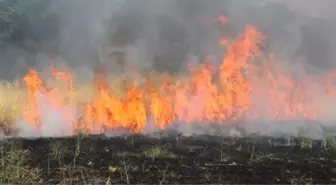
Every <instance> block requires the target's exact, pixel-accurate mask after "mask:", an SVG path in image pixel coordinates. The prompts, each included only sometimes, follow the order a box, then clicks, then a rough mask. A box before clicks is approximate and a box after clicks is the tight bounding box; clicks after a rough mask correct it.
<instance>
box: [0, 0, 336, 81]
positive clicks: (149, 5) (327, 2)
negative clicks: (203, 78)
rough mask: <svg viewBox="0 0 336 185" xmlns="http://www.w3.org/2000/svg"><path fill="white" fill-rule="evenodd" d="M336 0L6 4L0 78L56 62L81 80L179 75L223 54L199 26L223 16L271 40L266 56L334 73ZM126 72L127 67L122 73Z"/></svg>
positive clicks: (0, 19) (43, 0) (0, 27)
mask: <svg viewBox="0 0 336 185" xmlns="http://www.w3.org/2000/svg"><path fill="white" fill-rule="evenodd" d="M335 9H336V2H334V1H333V0H319V1H316V0H273V1H272V0H268V1H266V0H253V1H246V0H211V1H206V0H99V1H92V0H57V1H53V0H29V1H27V0H2V1H0V64H1V67H0V77H1V78H3V79H7V80H11V79H13V78H17V77H20V75H23V74H24V73H25V72H26V71H27V69H28V68H29V67H35V68H39V69H44V68H46V67H47V66H48V65H49V63H50V62H51V61H53V62H55V63H57V64H62V63H66V64H68V65H71V66H72V67H73V68H74V69H75V70H76V71H81V72H84V73H82V74H89V73H93V72H94V71H95V70H97V69H98V68H99V67H101V66H104V68H105V70H106V71H108V72H109V73H116V72H121V71H123V70H124V69H127V68H128V67H127V66H128V65H130V63H135V64H136V65H137V66H139V67H141V68H143V69H149V70H153V69H154V70H158V71H164V72H172V73H173V72H178V71H180V70H183V69H184V67H185V61H188V62H195V63H197V62H199V61H200V60H202V58H203V57H205V56H207V55H209V54H214V55H219V54H220V48H219V47H218V44H217V41H216V35H217V34H218V26H211V25H207V24H204V22H202V21H201V20H203V19H205V18H208V19H209V18H215V17H217V16H219V15H226V16H228V17H229V18H230V26H227V27H226V28H225V30H226V31H225V32H223V33H221V34H223V35H225V36H234V35H237V34H239V33H241V32H242V31H243V28H244V26H245V24H253V25H255V26H256V27H257V28H258V29H259V30H261V31H263V32H264V33H265V34H266V35H267V37H268V38H267V43H266V47H265V49H266V50H271V51H273V52H275V53H277V54H278V56H279V57H281V58H282V59H283V62H287V63H289V64H290V63H294V62H298V61H301V62H302V61H304V64H305V66H306V67H307V68H309V69H310V70H311V71H321V70H327V69H331V68H334V67H335V62H333V61H334V59H335V57H336V56H335V52H334V50H335V48H336V47H335V43H336V42H335V37H334V33H335V26H334V22H335V21H336V19H335V15H336V13H335V11H334V10H335ZM124 65H126V67H123V66H124Z"/></svg>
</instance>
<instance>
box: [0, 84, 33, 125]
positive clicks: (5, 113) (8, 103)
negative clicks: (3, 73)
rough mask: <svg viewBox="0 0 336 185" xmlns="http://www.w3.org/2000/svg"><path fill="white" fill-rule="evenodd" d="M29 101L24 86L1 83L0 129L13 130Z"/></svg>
mask: <svg viewBox="0 0 336 185" xmlns="http://www.w3.org/2000/svg"><path fill="white" fill-rule="evenodd" d="M27 100H28V98H27V92H26V90H25V87H24V86H23V85H22V84H20V83H19V82H15V83H8V82H0V127H3V128H8V127H10V128H12V127H13V123H14V122H15V120H16V119H18V118H20V117H21V116H22V112H23V108H24V105H25V103H26V102H27Z"/></svg>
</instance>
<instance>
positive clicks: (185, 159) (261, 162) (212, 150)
mask: <svg viewBox="0 0 336 185" xmlns="http://www.w3.org/2000/svg"><path fill="white" fill-rule="evenodd" d="M306 143H308V144H305V145H303V140H300V139H291V140H287V139H281V138H268V137H249V138H247V137H246V138H233V137H225V138H223V137H219V136H209V135H208V136H206V135H205V136H193V135H188V134H184V135H170V136H169V137H156V136H142V135H136V136H127V137H126V136H125V137H121V136H120V137H106V136H104V135H97V136H90V137H88V136H86V137H83V136H75V137H68V138H39V139H22V138H21V139H18V138H16V139H7V140H2V141H1V151H2V152H1V153H2V156H4V155H3V151H10V150H14V148H15V149H16V150H18V149H20V150H25V151H28V152H27V156H26V159H27V160H28V161H29V165H30V168H32V169H33V168H38V169H40V172H41V173H40V178H38V179H39V180H38V181H37V182H36V183H48V184H56V183H67V184H68V183H74V184H79V183H81V184H87V183H104V184H115V183H120V184H135V183H137V184H138V183H142V184H185V183H226V184H232V183H235V184H247V183H249V184H251V183H252V184H256V183H258V184H308V183H314V184H330V183H336V158H335V157H336V155H335V154H334V153H332V152H331V151H330V150H326V149H325V147H324V143H323V142H322V141H309V142H308V141H306ZM14 165H15V164H14Z"/></svg>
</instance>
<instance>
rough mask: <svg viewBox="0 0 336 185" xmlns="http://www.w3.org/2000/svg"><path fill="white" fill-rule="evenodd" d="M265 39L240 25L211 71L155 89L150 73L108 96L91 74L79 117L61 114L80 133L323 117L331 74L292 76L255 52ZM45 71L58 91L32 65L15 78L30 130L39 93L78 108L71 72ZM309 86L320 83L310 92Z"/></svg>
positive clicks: (101, 78) (331, 93)
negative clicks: (89, 93) (22, 87)
mask: <svg viewBox="0 0 336 185" xmlns="http://www.w3.org/2000/svg"><path fill="white" fill-rule="evenodd" d="M215 22H220V23H227V22H228V19H227V18H226V17H220V18H218V19H216V21H215ZM265 39H266V37H265V36H264V35H263V34H262V33H260V32H259V31H258V30H257V29H255V28H254V27H253V26H251V25H247V26H246V29H245V32H243V34H241V35H240V36H238V37H237V38H236V39H233V40H225V39H221V40H220V41H219V43H220V44H221V45H222V46H223V47H225V48H226V50H227V54H226V55H225V56H224V57H223V60H222V64H221V66H220V67H219V68H218V69H217V70H216V69H215V67H214V66H211V65H210V63H209V62H208V61H205V62H204V63H203V64H202V65H200V66H198V67H196V68H193V69H191V74H192V75H191V79H189V80H182V79H177V80H175V79H173V77H170V76H162V77H161V78H160V79H161V80H160V83H159V84H160V86H159V87H154V85H153V81H151V79H147V81H146V84H139V83H138V82H137V81H132V82H131V83H130V84H128V86H127V88H126V92H125V93H124V94H123V95H122V96H116V95H114V94H113V91H112V90H111V88H110V87H109V84H108V82H107V79H106V76H105V75H104V74H103V73H100V74H97V75H96V77H95V78H94V80H93V85H94V90H95V91H96V94H95V96H94V98H93V99H92V100H90V101H89V102H88V103H86V104H85V105H84V106H83V107H81V108H78V110H82V109H84V111H83V112H82V113H81V114H83V115H84V116H83V119H82V120H81V123H79V121H78V120H77V119H73V118H74V115H72V114H71V113H68V112H65V113H64V117H66V118H67V119H72V120H73V125H74V128H75V127H81V129H83V130H86V131H88V132H103V131H105V130H117V129H126V130H128V131H130V132H132V133H140V132H143V131H144V130H145V129H146V127H147V126H148V124H150V123H154V124H155V125H156V127H157V128H159V129H165V128H167V127H168V126H170V125H172V124H173V123H176V122H181V123H199V124H201V123H219V124H223V123H225V122H229V121H234V120H245V119H262V118H271V119H289V120H291V119H318V118H321V117H323V116H325V115H323V105H322V104H321V103H319V99H318V97H319V95H320V94H323V96H325V97H327V98H330V99H334V98H335V97H336V91H335V90H336V87H335V83H334V78H335V77H336V75H335V73H330V74H326V75H323V76H322V77H321V76H318V77H313V78H311V79H310V81H309V82H306V81H304V80H302V79H300V78H294V77H292V76H291V75H290V74H287V73H286V72H285V70H284V69H283V68H282V67H281V65H280V64H279V63H278V62H277V61H276V59H275V58H274V57H267V55H266V54H264V53H263V52H262V50H261V46H262V44H263V41H264V40H265ZM52 75H53V76H54V77H55V79H56V81H60V82H62V83H63V84H64V83H65V87H66V90H65V91H63V92H61V91H60V90H59V89H58V88H47V87H46V85H45V83H43V82H42V80H41V78H40V75H39V73H38V72H37V71H35V70H31V71H30V72H29V73H28V74H27V75H26V76H25V77H24V79H23V80H24V82H25V84H26V85H27V87H28V94H29V103H28V105H27V107H26V108H25V111H24V118H25V119H26V120H27V121H28V122H29V123H31V124H32V125H34V126H35V127H36V128H39V127H40V126H41V124H43V123H42V122H41V120H40V114H41V113H40V111H41V110H40V109H41V108H40V106H41V100H40V98H39V96H40V95H44V96H45V97H47V98H48V100H50V102H52V105H53V106H52V107H53V108H54V109H57V110H59V109H62V108H63V107H64V106H65V105H70V106H77V107H78V106H79V105H78V104H76V101H75V99H76V92H75V89H74V87H73V80H72V79H73V78H72V76H71V73H70V72H65V71H61V70H58V69H55V68H54V69H53V70H52ZM309 84H317V85H320V84H324V85H321V88H320V90H319V91H315V90H312V89H311V88H310V86H309ZM143 86H144V87H143ZM317 93H319V94H317ZM329 117H333V116H332V115H329ZM331 119H333V118H331Z"/></svg>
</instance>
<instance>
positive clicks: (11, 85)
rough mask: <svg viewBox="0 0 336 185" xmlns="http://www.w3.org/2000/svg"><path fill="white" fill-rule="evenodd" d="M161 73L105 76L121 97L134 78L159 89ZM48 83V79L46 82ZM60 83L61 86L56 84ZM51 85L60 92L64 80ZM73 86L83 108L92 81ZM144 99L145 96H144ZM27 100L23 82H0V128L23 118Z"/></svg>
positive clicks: (91, 94)
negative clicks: (147, 81)
mask: <svg viewBox="0 0 336 185" xmlns="http://www.w3.org/2000/svg"><path fill="white" fill-rule="evenodd" d="M160 76H161V75H159V74H154V73H151V74H147V75H146V76H143V75H138V76H136V77H132V78H127V77H114V76H109V77H108V78H107V83H108V85H109V88H110V92H111V93H112V94H113V96H115V97H118V98H122V97H125V95H126V94H127V93H126V91H127V88H128V87H129V86H130V85H131V82H132V80H136V82H137V85H138V87H140V88H144V87H145V84H146V79H150V81H151V82H152V85H153V87H154V88H157V89H159V86H160V80H161V77H160ZM170 80H172V81H176V80H177V78H175V77H174V78H172V77H171V78H170ZM47 84H49V81H48V83H47ZM58 85H61V86H58ZM52 87H62V88H59V89H60V91H61V93H62V92H63V90H65V91H66V89H64V82H63V81H60V83H56V85H55V84H53V86H52ZM73 88H74V91H75V93H76V94H75V97H74V100H73V101H74V103H75V104H76V105H77V108H79V109H81V108H84V107H85V106H84V105H85V104H87V103H88V102H90V101H91V100H92V99H93V98H94V96H95V90H94V89H95V88H94V87H93V84H92V82H90V81H88V82H87V83H74V84H73ZM63 97H64V98H68V94H67V92H65V94H64V96H63ZM145 99H146V97H145ZM28 102H29V98H28V90H27V87H26V85H25V84H23V83H22V82H20V81H19V80H17V81H14V82H6V81H1V82H0V128H2V129H13V128H15V122H16V121H17V120H19V119H22V118H23V112H24V108H25V105H26V104H27V103H28ZM0 130H1V129H0Z"/></svg>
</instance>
